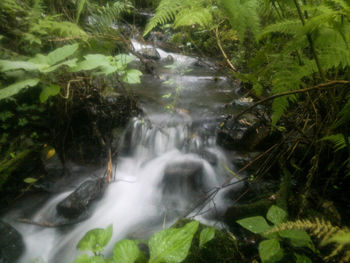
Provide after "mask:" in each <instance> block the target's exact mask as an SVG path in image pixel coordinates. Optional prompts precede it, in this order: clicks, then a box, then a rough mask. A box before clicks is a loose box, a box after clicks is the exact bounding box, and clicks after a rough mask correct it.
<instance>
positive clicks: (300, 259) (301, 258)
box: [294, 253, 312, 263]
mask: <svg viewBox="0 0 350 263" xmlns="http://www.w3.org/2000/svg"><path fill="white" fill-rule="evenodd" d="M294 256H295V257H296V261H295V263H312V261H311V259H310V258H309V257H307V256H305V255H299V254H297V253H294Z"/></svg>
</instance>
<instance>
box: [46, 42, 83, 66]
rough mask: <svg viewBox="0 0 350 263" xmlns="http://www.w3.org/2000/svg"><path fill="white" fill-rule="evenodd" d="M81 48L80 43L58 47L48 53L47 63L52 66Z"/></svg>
mask: <svg viewBox="0 0 350 263" xmlns="http://www.w3.org/2000/svg"><path fill="white" fill-rule="evenodd" d="M78 48H79V44H73V45H65V46H63V47H61V48H57V49H55V50H54V51H52V52H50V53H49V54H48V55H47V63H48V64H49V65H50V66H53V65H55V64H56V63H58V62H60V61H62V60H64V59H66V58H67V57H69V56H71V55H73V54H74V53H75V52H76V51H77V50H78Z"/></svg>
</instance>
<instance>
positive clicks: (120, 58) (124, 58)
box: [115, 54, 135, 69]
mask: <svg viewBox="0 0 350 263" xmlns="http://www.w3.org/2000/svg"><path fill="white" fill-rule="evenodd" d="M115 59H116V61H117V64H118V67H119V68H120V69H122V68H123V67H125V66H126V65H127V64H129V63H130V62H132V61H134V60H135V57H134V56H130V55H127V54H119V55H117V56H115Z"/></svg>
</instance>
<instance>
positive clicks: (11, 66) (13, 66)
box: [0, 60, 46, 72]
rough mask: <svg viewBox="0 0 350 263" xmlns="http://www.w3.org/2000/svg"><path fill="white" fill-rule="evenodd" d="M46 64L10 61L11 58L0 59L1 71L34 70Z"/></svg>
mask: <svg viewBox="0 0 350 263" xmlns="http://www.w3.org/2000/svg"><path fill="white" fill-rule="evenodd" d="M45 66H46V64H37V63H33V62H30V61H11V60H0V69H1V71H2V72H6V71H10V70H17V69H23V70H26V71H35V70H39V69H40V68H43V67H45Z"/></svg>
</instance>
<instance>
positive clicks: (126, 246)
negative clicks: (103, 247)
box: [113, 239, 140, 263]
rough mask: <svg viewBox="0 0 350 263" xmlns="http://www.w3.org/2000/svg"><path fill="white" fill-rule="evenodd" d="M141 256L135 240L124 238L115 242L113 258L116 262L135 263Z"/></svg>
mask: <svg viewBox="0 0 350 263" xmlns="http://www.w3.org/2000/svg"><path fill="white" fill-rule="evenodd" d="M139 256H140V250H139V248H138V247H137V245H136V244H135V241H132V240H128V239H124V240H122V241H119V242H118V243H116V244H115V246H114V249H113V259H114V261H115V262H123V263H134V262H135V261H136V260H137V258H138V257H139Z"/></svg>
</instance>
